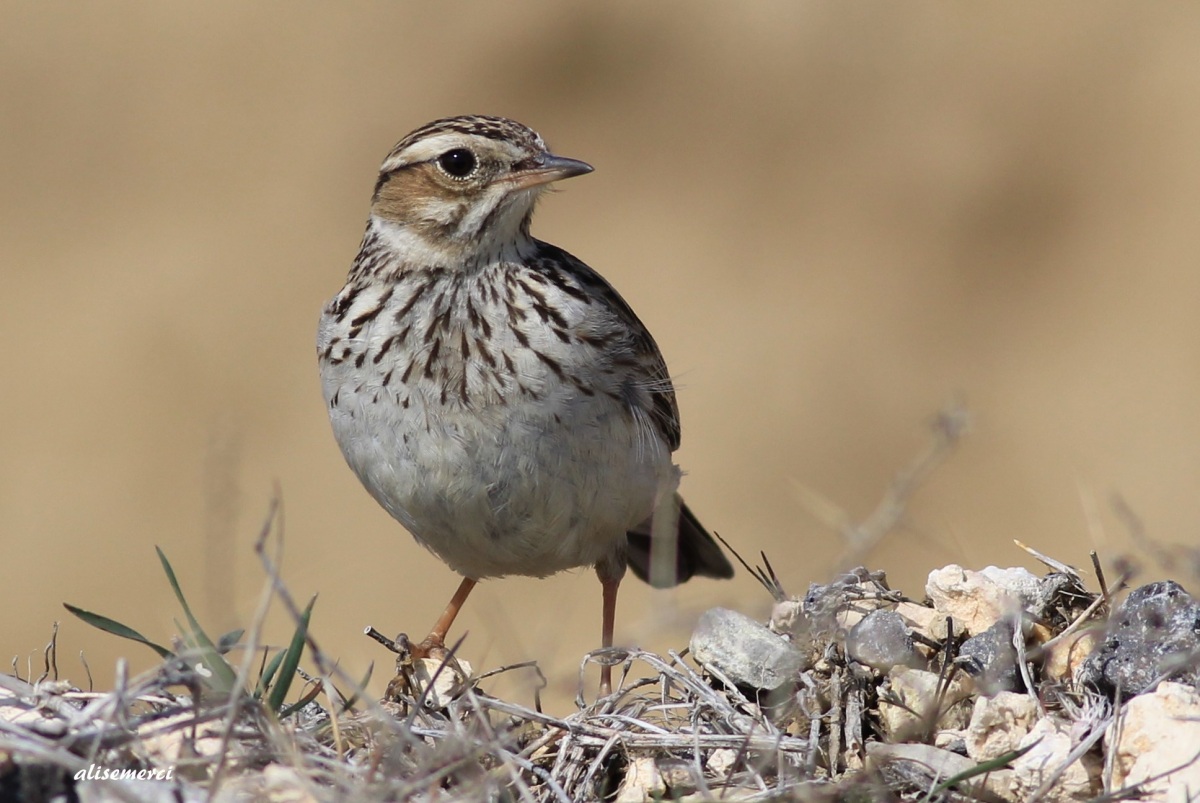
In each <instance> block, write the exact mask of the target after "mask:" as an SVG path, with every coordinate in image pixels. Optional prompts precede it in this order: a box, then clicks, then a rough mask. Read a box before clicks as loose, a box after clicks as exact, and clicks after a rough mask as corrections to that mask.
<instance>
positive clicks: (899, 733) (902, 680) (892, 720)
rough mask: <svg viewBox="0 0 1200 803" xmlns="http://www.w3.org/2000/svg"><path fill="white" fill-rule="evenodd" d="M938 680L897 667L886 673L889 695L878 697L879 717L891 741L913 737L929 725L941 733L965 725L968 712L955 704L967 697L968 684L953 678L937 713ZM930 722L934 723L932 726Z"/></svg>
mask: <svg viewBox="0 0 1200 803" xmlns="http://www.w3.org/2000/svg"><path fill="white" fill-rule="evenodd" d="M938 681H939V678H938V675H937V673H935V672H926V671H925V670H923V669H909V668H907V667H897V668H896V669H893V670H892V671H891V672H889V673H888V676H887V687H886V691H888V692H890V695H882V696H881V698H880V701H879V715H880V719H881V720H882V723H883V729H884V731H885V732H886V733H887V734H888V736H889V738H890V740H891V741H893V742H902V741H905V740H907V739H909V738H912V737H913V736H914V735H916V734H918V733H922V732H924V731H926V730H928V728H929V725H930V724H933V725H936V729H941V730H951V729H955V728H962V727H964V726H965V725H966V724H967V718H968V716H969V709H963V707H962V706H959V705H956V703H958V702H959V701H961V700H964V699H966V698H967V697H968V696H969V695H970V688H969V684H968V683H964V682H963V681H962V680H961V679H960V677H959V676H957V675H956V676H955V678H954V680H952V681H950V685H949V686H948V687H947V688H946V691H945V693H944V694H943V695H942V698H941V709H940V710H937V705H938ZM887 696H893V697H895V698H896V699H897V700H899V702H900V705H897V704H895V703H891V702H887V700H886V697H887ZM913 712H916V713H913ZM931 720H934V721H933V722H932V723H931Z"/></svg>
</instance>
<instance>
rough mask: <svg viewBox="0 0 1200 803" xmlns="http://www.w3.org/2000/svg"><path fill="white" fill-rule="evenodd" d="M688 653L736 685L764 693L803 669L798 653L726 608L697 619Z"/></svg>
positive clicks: (777, 686) (786, 642)
mask: <svg viewBox="0 0 1200 803" xmlns="http://www.w3.org/2000/svg"><path fill="white" fill-rule="evenodd" d="M691 651H692V657H693V658H695V659H696V662H697V663H698V664H700V665H701V666H704V667H706V668H712V669H715V670H716V671H717V672H719V673H721V674H723V675H724V676H725V677H727V678H729V679H730V680H731V681H733V682H734V683H736V684H738V685H741V686H748V687H750V688H754V689H763V690H767V691H770V690H774V689H778V688H780V687H781V686H783V685H784V684H787V683H794V682H795V681H796V678H797V676H798V675H799V674H800V671H801V669H803V668H804V656H803V654H802V653H801V652H800V650H798V649H796V648H795V647H794V646H792V644H790V643H789V642H788V641H786V640H785V639H783V638H781V637H780V636H777V635H776V634H774V633H772V632H771V631H770V630H768V629H767V628H766V627H764V626H763V625H761V624H759V623H758V622H756V621H754V620H753V619H751V618H750V617H749V616H746V615H745V614H741V613H738V612H737V611H731V610H728V609H726V608H712V609H711V610H708V611H705V612H704V613H703V614H702V615H701V616H700V621H699V622H697V623H696V629H695V630H694V631H693V632H692V640H691Z"/></svg>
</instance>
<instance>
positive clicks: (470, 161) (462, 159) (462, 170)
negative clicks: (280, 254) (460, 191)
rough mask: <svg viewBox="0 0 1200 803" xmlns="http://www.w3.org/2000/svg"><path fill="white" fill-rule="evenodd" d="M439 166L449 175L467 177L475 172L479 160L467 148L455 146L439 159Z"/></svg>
mask: <svg viewBox="0 0 1200 803" xmlns="http://www.w3.org/2000/svg"><path fill="white" fill-rule="evenodd" d="M437 163H438V167H440V168H442V170H444V171H445V172H446V174H447V175H450V176H453V177H454V178H466V177H467V176H469V175H471V174H472V173H473V172H475V167H476V166H477V165H478V162H476V160H475V154H473V153H471V152H470V151H469V150H467V149H466V148H455V149H454V150H451V151H446V152H445V153H443V154H442V155H441V156H439V157H438V159H437Z"/></svg>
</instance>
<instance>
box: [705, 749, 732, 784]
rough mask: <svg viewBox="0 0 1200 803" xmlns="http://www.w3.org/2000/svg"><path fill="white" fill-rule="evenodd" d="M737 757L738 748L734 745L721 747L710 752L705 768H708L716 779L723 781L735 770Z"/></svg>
mask: <svg viewBox="0 0 1200 803" xmlns="http://www.w3.org/2000/svg"><path fill="white" fill-rule="evenodd" d="M737 758H738V751H737V750H734V749H733V748H732V747H720V748H717V749H716V750H714V751H712V752H711V753H709V755H708V762H707V763H705V765H704V768H705V769H707V770H708V772H709V774H710V775H712V777H713V779H714V780H718V781H723V780H725V779H726V778H728V777H729V775H730V773H731V772H732V771H733V767H734V765H735V764H736V763H737Z"/></svg>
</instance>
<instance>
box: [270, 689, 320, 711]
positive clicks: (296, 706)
mask: <svg viewBox="0 0 1200 803" xmlns="http://www.w3.org/2000/svg"><path fill="white" fill-rule="evenodd" d="M320 693H321V684H320V683H314V684H313V687H312V688H311V689H309V691H308V694H306V695H304V696H303V697H301V698H300V699H299V700H297V701H296V702H294V703H292V704H291V705H289V706H288V707H287V708H285V709H283V710H282V711H280V712H279V718H280V719H284V718H286V717H290V716H291V715H292V714H294V713H296V712H297V711H299V710H300V709H301V708H303V707H304V706H306V705H308V704H309V703H311V702H312V701H313V700H315V699H317V695H318V694H320Z"/></svg>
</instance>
